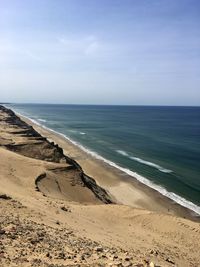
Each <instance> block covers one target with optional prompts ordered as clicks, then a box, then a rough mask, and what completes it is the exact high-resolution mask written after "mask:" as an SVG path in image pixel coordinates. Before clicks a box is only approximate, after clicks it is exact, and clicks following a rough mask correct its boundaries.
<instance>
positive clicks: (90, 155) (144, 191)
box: [14, 110, 200, 221]
mask: <svg viewBox="0 0 200 267" xmlns="http://www.w3.org/2000/svg"><path fill="white" fill-rule="evenodd" d="M14 112H15V113H16V114H17V115H18V116H19V117H20V118H21V119H22V120H24V121H25V122H27V123H28V124H30V125H31V126H33V127H34V128H35V129H36V130H37V131H38V132H39V133H40V134H41V135H43V136H45V137H46V138H47V139H48V140H50V141H54V142H55V143H57V144H58V145H59V146H60V147H62V148H63V150H64V153H65V154H66V155H67V156H69V157H70V158H72V159H73V160H75V161H76V162H77V163H78V164H79V165H80V166H81V167H82V168H83V170H84V172H85V173H86V174H87V175H89V176H91V177H93V178H94V179H95V181H96V182H97V184H98V185H99V186H101V187H102V188H104V189H105V190H106V191H107V192H108V193H109V194H110V195H111V196H112V198H113V201H114V202H116V203H117V204H122V205H127V206H131V207H134V208H139V209H147V210H149V211H156V212H161V213H165V214H170V215H176V216H180V217H183V218H187V219H190V220H193V221H199V220H200V218H199V215H200V207H198V206H196V205H195V204H193V203H192V202H190V201H187V200H185V199H183V198H182V197H179V196H178V195H176V196H177V197H179V198H180V201H185V202H187V204H188V203H189V204H190V205H191V206H195V207H197V208H199V210H197V211H196V212H195V211H194V209H192V208H191V209H190V208H188V207H185V206H183V205H181V204H180V203H178V202H177V201H175V200H174V199H171V198H170V197H168V196H167V194H170V193H171V192H168V191H166V190H165V194H166V195H164V194H162V193H161V192H159V190H156V189H155V188H153V187H152V186H151V185H148V184H146V183H143V182H141V181H140V180H138V179H137V177H135V176H136V175H138V174H137V173H134V172H132V171H129V170H128V169H125V168H123V167H120V166H118V165H117V164H115V163H114V162H111V161H109V160H106V159H104V158H103V157H101V156H100V155H98V154H97V153H95V152H93V151H89V150H87V148H85V147H83V146H82V145H81V144H78V143H77V142H75V141H73V140H71V139H70V138H68V137H67V136H65V135H64V134H62V133H59V132H56V131H54V130H53V129H50V128H48V127H46V126H45V125H42V124H41V123H39V122H37V121H35V120H33V119H31V118H29V117H26V116H24V115H22V114H20V113H18V112H16V111H15V110H14ZM128 172H130V173H131V174H129V173H128ZM133 174H134V176H133ZM102 176H103V177H102ZM138 176H140V175H138ZM105 177H106V178H105ZM141 177H142V176H141ZM142 178H143V177H142ZM144 179H145V180H146V181H147V182H149V183H151V182H150V181H148V179H146V178H144ZM146 181H145V182H146ZM157 187H159V186H157ZM162 189H164V188H162ZM171 194H174V193H171ZM174 195H175V194H174ZM198 211H199V212H198Z"/></svg>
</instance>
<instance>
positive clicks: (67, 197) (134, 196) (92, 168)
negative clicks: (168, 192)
mask: <svg viewBox="0 0 200 267" xmlns="http://www.w3.org/2000/svg"><path fill="white" fill-rule="evenodd" d="M31 126H33V128H32V127H31ZM0 133H1V134H0V145H1V146H0V158H1V160H0V204H1V205H0V210H1V224H0V237H1V240H0V250H1V252H0V254H1V257H0V263H1V266H51V267H52V266H54V267H55V266H57V267H58V266H124V267H125V266H138V267H139V266H141V267H142V266H151V267H152V266H157V267H158V266H166V267H167V266H180V267H187V266H195V267H196V266H199V262H200V254H199V251H200V245H199V238H200V224H199V218H198V217H196V216H194V214H193V213H192V212H191V211H190V210H188V209H185V208H183V207H181V206H180V205H178V204H176V203H174V202H173V201H171V200H169V199H167V198H166V197H164V196H162V195H161V194H159V193H158V192H156V191H155V190H153V189H150V188H148V187H147V186H145V185H143V184H141V183H139V182H138V181H137V180H136V179H133V178H132V177H129V176H128V175H126V174H125V173H123V172H121V171H120V170H118V169H116V168H114V167H111V166H109V165H108V164H106V163H105V162H102V161H101V160H98V159H96V158H94V157H92V156H91V155H89V154H88V153H86V152H85V151H83V150H81V149H80V148H79V147H78V146H75V145H74V144H73V143H71V142H70V141H68V140H66V139H65V138H64V137H62V136H60V135H58V134H56V133H53V132H51V131H49V130H47V129H44V128H42V127H41V126H39V125H36V124H34V123H33V122H32V121H30V120H29V119H27V118H24V117H21V120H20V119H19V118H18V117H17V116H16V115H15V114H14V113H13V112H12V111H9V110H8V109H6V108H3V107H2V106H1V107H0Z"/></svg>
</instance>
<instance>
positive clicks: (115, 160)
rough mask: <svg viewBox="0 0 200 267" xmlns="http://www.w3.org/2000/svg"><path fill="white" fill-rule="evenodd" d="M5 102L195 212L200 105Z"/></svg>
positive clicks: (198, 205)
mask: <svg viewBox="0 0 200 267" xmlns="http://www.w3.org/2000/svg"><path fill="white" fill-rule="evenodd" d="M6 106H7V107H10V108H12V109H13V110H15V111H16V112H18V113H20V114H21V115H24V116H26V117H29V118H30V119H32V120H34V121H35V122H36V123H38V124H40V125H43V126H44V127H47V128H49V129H51V130H53V131H56V132H58V133H60V134H62V135H63V136H65V137H66V138H67V139H70V140H71V141H72V142H74V143H76V144H77V145H79V146H81V147H82V148H83V149H84V150H85V151H87V152H88V153H90V154H92V155H93V156H95V157H97V158H99V159H101V160H104V161H105V162H107V163H108V164H110V165H112V166H115V167H117V168H119V169H120V170H122V171H124V172H126V173H128V174H130V175H131V176H134V177H136V178H137V179H138V180H140V181H141V182H142V183H145V184H147V185H148V186H150V187H152V188H154V189H156V190H157V191H159V192H160V193H162V194H163V195H166V196H167V197H169V198H171V199H173V200H174V201H176V202H177V203H179V204H181V205H183V206H185V207H188V208H190V209H191V210H193V211H195V212H197V213H199V214H200V107H165V106H100V105H56V104H9V105H6Z"/></svg>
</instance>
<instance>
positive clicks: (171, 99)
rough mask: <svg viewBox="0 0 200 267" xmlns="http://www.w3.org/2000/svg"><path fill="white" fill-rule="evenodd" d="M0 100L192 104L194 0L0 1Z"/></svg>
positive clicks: (199, 49)
mask: <svg viewBox="0 0 200 267" xmlns="http://www.w3.org/2000/svg"><path fill="white" fill-rule="evenodd" d="M0 102H19V103H25V102H26V103H66V104H67V103H69V104H121V105H197V106H199V105H200V1H199V0H56V1H55V0H29V1H27V0H6V1H5V0H0Z"/></svg>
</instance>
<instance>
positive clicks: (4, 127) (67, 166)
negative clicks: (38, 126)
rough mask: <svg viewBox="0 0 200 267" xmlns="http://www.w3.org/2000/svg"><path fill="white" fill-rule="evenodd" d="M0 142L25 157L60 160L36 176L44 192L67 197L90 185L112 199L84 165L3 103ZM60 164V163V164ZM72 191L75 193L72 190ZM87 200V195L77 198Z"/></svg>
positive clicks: (105, 199) (99, 195) (98, 194)
mask: <svg viewBox="0 0 200 267" xmlns="http://www.w3.org/2000/svg"><path fill="white" fill-rule="evenodd" d="M0 129H1V132H2V134H1V136H0V146H3V147H4V148H6V149H7V150H10V151H13V152H15V153H18V154H20V155H23V156H25V157H29V158H34V159H37V160H42V161H46V162H52V163H57V164H58V166H57V167H55V168H53V169H52V168H47V170H46V172H45V174H41V175H39V176H38V177H36V180H35V184H36V187H37V189H38V190H40V191H41V192H42V193H43V194H44V195H48V196H50V197H51V196H52V197H54V198H56V197H58V198H68V196H69V195H71V196H73V195H74V193H76V192H75V191H76V190H77V194H79V196H80V195H81V194H84V192H83V191H84V190H81V188H82V189H83V188H84V187H86V188H87V189H89V190H90V191H91V192H92V193H93V194H94V195H95V197H96V198H98V199H99V200H100V201H102V202H103V203H112V200H111V197H110V196H109V195H108V194H107V192H106V191H105V190H104V189H103V188H101V187H100V186H99V185H97V183H96V181H95V180H94V179H93V178H91V177H89V176H87V175H86V174H85V173H84V171H83V170H82V168H81V166H80V165H79V164H78V163H77V162H76V161H75V160H73V159H72V158H70V157H68V156H66V155H64V153H63V149H62V148H61V147H59V146H58V145H56V144H55V143H54V142H50V141H49V140H48V139H46V138H45V137H43V136H41V135H40V134H39V133H38V132H37V131H36V130H35V129H34V128H33V127H32V126H30V125H28V124H27V123H26V122H24V121H23V120H21V119H20V118H19V117H18V116H17V115H16V114H15V113H14V112H13V111H12V110H10V109H7V108H5V107H4V106H1V105H0ZM59 164H60V166H59ZM72 192H73V194H71V193H72ZM77 199H79V201H81V199H83V200H86V202H87V198H85V197H84V196H82V197H79V198H77Z"/></svg>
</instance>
